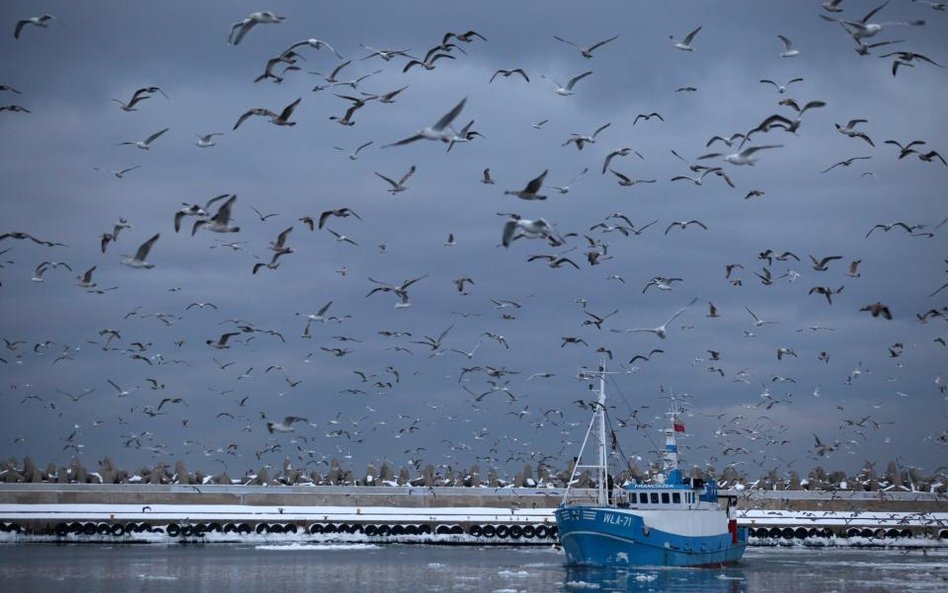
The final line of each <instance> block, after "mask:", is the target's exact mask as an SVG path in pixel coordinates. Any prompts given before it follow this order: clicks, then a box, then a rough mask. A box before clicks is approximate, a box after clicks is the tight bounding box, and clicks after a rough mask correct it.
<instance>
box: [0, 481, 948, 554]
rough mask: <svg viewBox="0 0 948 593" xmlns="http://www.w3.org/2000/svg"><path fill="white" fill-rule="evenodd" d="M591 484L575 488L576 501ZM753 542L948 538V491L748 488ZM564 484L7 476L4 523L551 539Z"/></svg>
mask: <svg viewBox="0 0 948 593" xmlns="http://www.w3.org/2000/svg"><path fill="white" fill-rule="evenodd" d="M593 494H594V491H582V490H580V491H576V490H574V491H573V492H572V493H571V499H573V500H575V499H576V498H577V497H578V498H583V497H587V498H589V499H591V497H592V496H593ZM734 494H737V495H738V497H739V498H738V510H739V513H738V517H739V518H738V523H739V525H741V526H744V527H748V528H749V529H750V534H751V536H752V541H755V540H756V541H757V542H773V541H774V540H775V539H776V540H780V539H785V540H791V539H807V538H822V539H823V540H826V539H827V538H862V539H867V538H868V539H869V540H876V541H878V542H884V543H885V545H892V544H893V542H896V541H898V540H900V539H905V538H916V539H917V538H925V539H928V540H932V541H935V542H938V543H939V544H940V543H944V544H945V545H948V499H946V497H945V496H944V495H939V494H935V493H921V492H885V493H880V492H873V493H869V492H848V491H847V492H839V491H837V492H808V491H765V492H762V491H744V492H736V493H734ZM562 496H563V491H562V490H561V489H553V488H549V489H546V488H544V489H537V488H532V489H531V488H497V489H494V488H422V487H404V488H395V487H371V488H370V487H343V486H338V487H337V486H279V487H264V486H224V485H205V486H200V487H197V486H189V485H88V484H0V531H3V532H5V533H7V534H12V535H13V536H14V537H39V538H54V539H55V540H56V541H86V540H91V541H94V540H97V539H102V538H105V539H110V538H111V539H113V540H114V539H115V538H120V539H122V540H123V541H154V540H155V538H159V539H167V538H168V537H171V538H172V539H176V540H186V541H240V538H241V537H244V536H250V535H253V536H267V537H269V536H272V535H273V534H292V536H294V537H307V536H312V537H318V538H319V539H320V540H326V539H330V540H334V539H339V538H342V539H350V538H351V537H359V538H363V539H365V538H368V539H369V540H370V541H393V540H394V541H420V542H427V543H439V542H440V543H478V542H479V543H487V542H490V543H506V544H511V543H515V544H530V543H534V544H543V543H547V544H548V543H553V542H555V541H556V527H555V521H554V519H553V510H554V509H555V508H556V507H557V506H558V505H559V504H560V502H561V500H562Z"/></svg>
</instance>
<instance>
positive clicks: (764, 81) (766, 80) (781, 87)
mask: <svg viewBox="0 0 948 593" xmlns="http://www.w3.org/2000/svg"><path fill="white" fill-rule="evenodd" d="M760 82H761V83H762V84H772V85H773V86H774V88H776V89H777V92H778V93H779V94H781V95H782V94H784V93H786V92H787V87H789V86H790V85H791V84H793V83H795V82H803V79H802V78H791V79H790V80H788V81H787V82H786V83H784V84H778V83H776V82H774V81H772V80H770V79H769V78H762V79H761V80H760Z"/></svg>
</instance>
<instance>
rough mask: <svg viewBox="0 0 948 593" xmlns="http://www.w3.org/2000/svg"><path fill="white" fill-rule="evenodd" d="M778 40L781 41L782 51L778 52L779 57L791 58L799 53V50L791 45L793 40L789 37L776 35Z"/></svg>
mask: <svg viewBox="0 0 948 593" xmlns="http://www.w3.org/2000/svg"><path fill="white" fill-rule="evenodd" d="M777 37H778V38H779V39H780V41H781V42H782V43H783V51H782V52H780V57H781V58H792V57H794V56H798V55H800V50H798V49H796V48H795V47H793V42H792V41H790V39H789V38H787V37H785V36H783V35H777Z"/></svg>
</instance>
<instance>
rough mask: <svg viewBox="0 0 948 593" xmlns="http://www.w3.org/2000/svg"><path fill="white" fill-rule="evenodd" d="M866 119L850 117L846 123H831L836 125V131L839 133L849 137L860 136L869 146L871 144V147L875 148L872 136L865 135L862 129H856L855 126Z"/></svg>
mask: <svg viewBox="0 0 948 593" xmlns="http://www.w3.org/2000/svg"><path fill="white" fill-rule="evenodd" d="M867 121H868V120H865V119H851V120H849V121H848V122H846V125H840V124H833V125H834V126H836V131H837V132H839V133H840V134H843V135H845V136H849V137H850V138H862V139H863V140H865V141H866V142H868V143H869V146H872V147H873V148H875V146H876V145H875V144H873V143H872V138H870V137H869V136H868V135H866V133H865V132H863V131H862V130H857V129H856V126H857V125H858V124H862V123H866V122H867Z"/></svg>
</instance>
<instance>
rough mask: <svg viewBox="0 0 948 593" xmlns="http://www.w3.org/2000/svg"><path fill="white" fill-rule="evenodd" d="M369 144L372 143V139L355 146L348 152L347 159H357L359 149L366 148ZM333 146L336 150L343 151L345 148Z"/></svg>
mask: <svg viewBox="0 0 948 593" xmlns="http://www.w3.org/2000/svg"><path fill="white" fill-rule="evenodd" d="M371 145H372V140H369V141H368V142H366V143H365V144H360V145H359V147H358V148H356V149H355V150H354V151H352V152H350V153H349V160H350V161H354V160H357V159H358V158H359V151H361V150H362V149H363V148H367V147H369V146H371ZM333 148H335V149H336V150H341V151H343V152H345V150H346V149H345V148H342V147H339V146H334V147H333Z"/></svg>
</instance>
